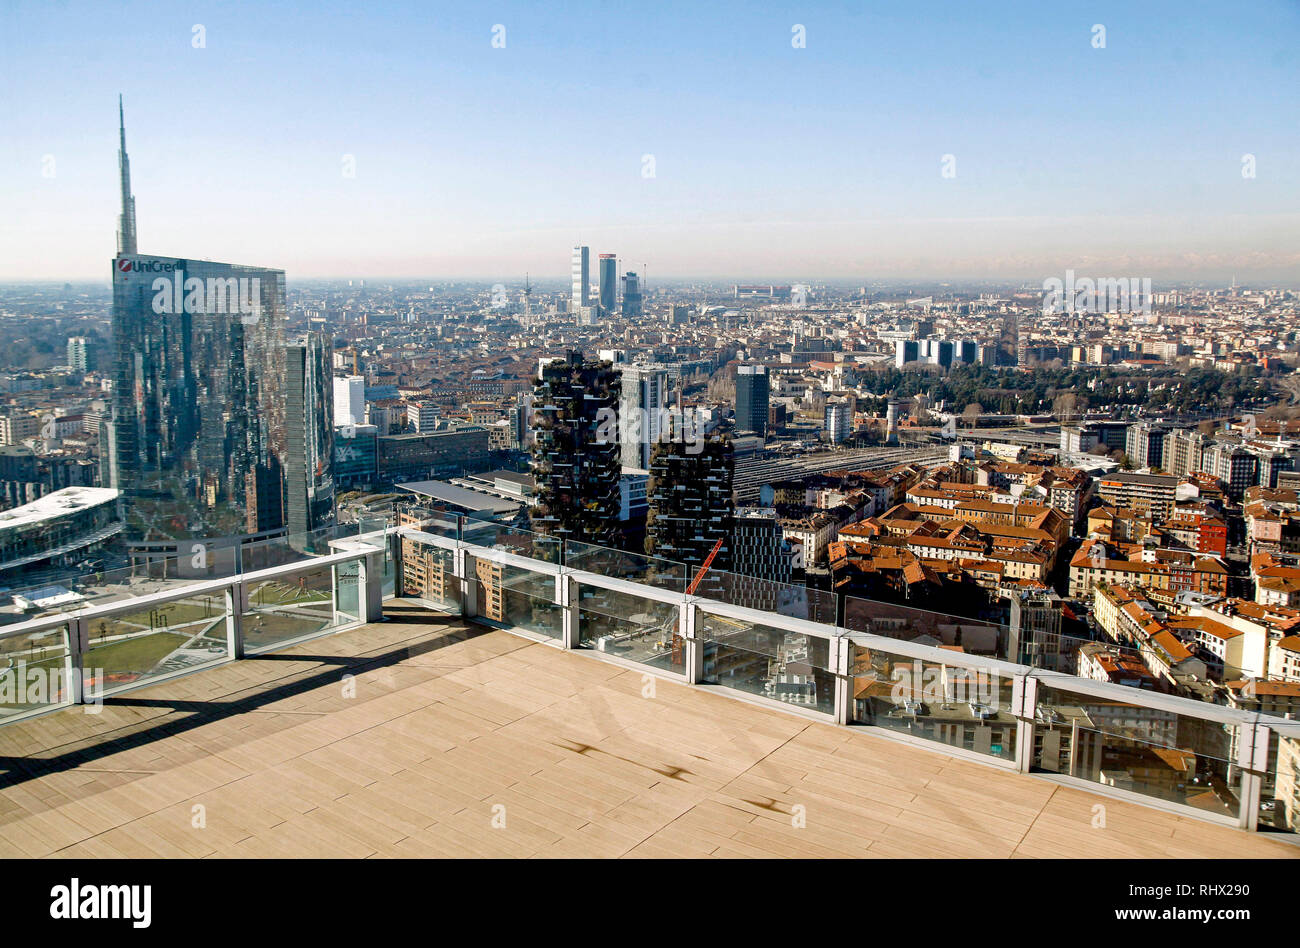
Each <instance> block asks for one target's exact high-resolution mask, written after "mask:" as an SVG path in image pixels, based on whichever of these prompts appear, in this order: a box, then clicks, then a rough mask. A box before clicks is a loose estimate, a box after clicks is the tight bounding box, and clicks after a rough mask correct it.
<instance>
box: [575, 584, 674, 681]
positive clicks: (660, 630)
mask: <svg viewBox="0 0 1300 948" xmlns="http://www.w3.org/2000/svg"><path fill="white" fill-rule="evenodd" d="M680 614H681V610H680V609H679V608H678V607H677V606H676V605H673V604H672V603H666V602H658V601H656V600H654V599H646V598H644V597H641V596H634V595H631V594H629V593H624V592H613V591H611V590H608V589H599V588H595V587H587V586H583V587H582V588H581V590H580V592H579V621H578V641H579V644H581V645H583V646H586V647H587V648H593V649H596V650H597V651H600V652H604V653H605V654H607V655H615V656H618V657H619V658H626V659H628V660H630V661H634V662H641V663H642V664H644V665H653V666H655V667H656V668H662V669H664V670H666V671H672V672H677V673H678V674H685V671H686V669H685V664H684V662H685V652H684V649H683V640H682V638H681V636H680V635H678V634H677V625H678V618H679V616H680Z"/></svg>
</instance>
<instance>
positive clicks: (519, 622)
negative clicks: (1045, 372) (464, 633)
mask: <svg viewBox="0 0 1300 948" xmlns="http://www.w3.org/2000/svg"><path fill="white" fill-rule="evenodd" d="M474 572H475V578H474V582H475V583H476V584H477V588H476V591H477V603H478V614H477V616H476V617H475V621H482V622H485V623H486V624H489V625H496V626H499V627H500V628H504V629H512V628H513V629H524V630H527V631H529V632H534V633H537V634H539V635H545V636H547V637H549V638H553V639H558V638H560V636H561V635H562V634H563V610H562V609H561V608H560V607H559V606H558V605H556V603H555V577H554V576H551V575H549V574H547V573H538V572H533V571H532V570H525V569H520V568H518V567H514V566H506V565H503V564H499V563H492V562H490V561H488V560H482V559H480V560H477V561H475V564H474Z"/></svg>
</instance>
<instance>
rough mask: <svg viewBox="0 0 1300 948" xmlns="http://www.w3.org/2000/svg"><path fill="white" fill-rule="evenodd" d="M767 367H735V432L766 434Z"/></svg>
mask: <svg viewBox="0 0 1300 948" xmlns="http://www.w3.org/2000/svg"><path fill="white" fill-rule="evenodd" d="M767 400H768V384H767V367H766V366H762V365H739V366H736V430H737V431H749V432H753V433H754V434H757V435H766V434H767Z"/></svg>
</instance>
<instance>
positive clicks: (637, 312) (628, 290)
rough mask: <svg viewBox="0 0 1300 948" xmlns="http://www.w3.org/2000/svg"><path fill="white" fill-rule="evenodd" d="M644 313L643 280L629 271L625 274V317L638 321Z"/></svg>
mask: <svg viewBox="0 0 1300 948" xmlns="http://www.w3.org/2000/svg"><path fill="white" fill-rule="evenodd" d="M642 312H643V302H642V298H641V280H640V279H639V278H638V277H637V275H636V274H635V273H634V272H633V271H631V270H629V271H627V273H625V274H623V315H624V316H625V317H627V318H628V319H637V318H639V317H640V316H641V314H642Z"/></svg>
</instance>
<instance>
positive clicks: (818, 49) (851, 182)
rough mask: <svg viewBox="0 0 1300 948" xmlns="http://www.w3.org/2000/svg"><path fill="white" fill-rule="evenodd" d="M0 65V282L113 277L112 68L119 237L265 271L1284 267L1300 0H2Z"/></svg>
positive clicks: (698, 272) (1297, 145)
mask: <svg viewBox="0 0 1300 948" xmlns="http://www.w3.org/2000/svg"><path fill="white" fill-rule="evenodd" d="M760 8H761V9H760ZM195 24H201V25H202V26H203V28H204V32H205V42H206V45H205V46H204V48H194V47H193V45H192V36H193V27H194V25H195ZM496 24H501V25H503V26H504V27H505V48H503V49H497V48H493V46H492V37H493V27H494V25H496ZM795 24H801V25H803V26H804V28H805V30H806V37H807V39H806V46H805V47H804V48H801V49H798V48H794V47H793V46H792V44H791V38H792V27H793V25H795ZM1094 24H1102V25H1104V26H1105V29H1106V46H1105V48H1104V49H1097V48H1094V46H1093V45H1092V37H1093V25H1094ZM0 87H2V88H3V90H4V93H5V94H4V95H3V96H0V103H2V104H0V128H3V134H2V135H0V182H2V183H0V279H15V278H30V277H49V278H82V277H98V276H104V277H105V278H106V276H107V273H108V266H109V260H110V258H111V256H112V253H113V250H114V247H113V231H114V227H115V224H116V214H117V199H116V187H115V179H116V147H117V144H116V143H117V129H116V124H117V110H116V104H117V94H118V92H121V93H122V94H123V96H124V97H125V101H126V115H127V140H128V148H129V151H130V155H131V161H132V172H133V185H134V190H135V194H136V199H137V212H138V217H139V231H140V244H141V249H142V250H143V251H146V252H158V253H165V254H174V255H177V256H193V257H208V258H212V259H219V260H232V261H235V262H243V263H255V264H260V265H267V266H280V267H283V268H285V269H286V270H287V271H288V273H289V277H290V279H292V278H293V277H295V276H301V277H316V276H340V277H351V276H369V277H380V276H431V277H446V276H473V277H483V278H488V279H512V280H513V279H515V278H518V277H520V276H521V275H522V273H523V271H524V270H529V271H531V272H532V274H533V275H534V277H538V276H541V277H554V278H557V279H559V278H562V277H564V276H565V274H566V273H567V268H568V248H569V247H570V246H572V245H573V244H574V243H575V242H579V241H580V242H583V243H587V244H589V245H591V247H592V249H593V252H597V251H603V252H617V253H619V254H620V256H621V257H622V258H623V259H624V261H625V262H626V263H627V265H628V266H632V265H633V264H640V263H645V264H648V266H649V269H650V273H651V275H652V277H653V276H654V275H656V274H659V275H663V276H665V277H666V276H670V275H677V276H720V277H735V278H771V279H809V280H815V279H823V278H836V279H853V280H859V279H861V280H869V279H889V278H895V277H924V278H954V279H955V278H964V277H998V276H1007V277H1015V278H1026V279H1034V280H1041V279H1042V278H1043V276H1044V275H1049V274H1055V273H1059V272H1062V271H1063V270H1064V268H1066V267H1072V268H1074V269H1076V270H1077V271H1079V272H1081V273H1084V272H1096V273H1099V274H1101V273H1105V274H1112V273H1119V274H1135V275H1144V276H1145V275H1150V276H1154V277H1156V278H1157V279H1159V278H1186V279H1194V278H1198V277H1202V278H1207V279H1213V278H1215V277H1216V276H1219V275H1222V274H1225V273H1234V272H1235V273H1237V274H1238V275H1239V277H1247V278H1249V277H1250V276H1258V277H1260V278H1261V279H1264V278H1269V279H1283V278H1285V277H1286V276H1287V275H1288V274H1290V275H1294V274H1296V273H1298V272H1300V109H1297V103H1298V102H1300V2H1297V0H1284V2H1283V0H1271V2H1245V3H1240V4H1236V5H1233V6H1232V7H1225V6H1223V5H1217V4H1196V3H1109V2H1092V3H1073V2H1051V3H1041V2H1039V3H996V4H995V3H989V4H982V3H980V4H977V3H925V2H917V3H907V4H900V3H896V2H895V3H888V4H885V3H870V2H861V3H781V4H757V3H713V4H693V3H681V4H673V3H666V4H665V3H656V4H628V3H615V2H610V3H577V2H569V3H563V4H552V3H544V2H532V3H519V4H516V3H483V4H456V5H443V4H438V3H383V2H377V3H357V2H351V3H332V2H327V3H319V4H311V5H310V8H309V7H308V5H307V4H301V5H296V4H288V3H221V2H203V3H174V2H173V3H166V4H161V3H160V4H150V3H132V4H121V3H116V4H115V3H105V2H101V3H74V2H57V0H55V2H39V3H37V2H26V0H17V2H14V0H8V2H6V3H5V4H3V6H2V7H0ZM1245 154H1251V155H1254V156H1255V162H1256V168H1257V172H1256V177H1255V178H1253V179H1245V178H1243V177H1242V173H1241V169H1242V156H1243V155H1245ZM345 155H351V156H354V159H355V169H356V173H355V177H346V176H344V174H343V171H342V168H343V160H344V157H343V156H345ZM646 155H653V156H654V177H644V176H643V173H642V169H643V156H646ZM944 155H953V156H954V157H955V167H956V176H955V177H951V178H944V177H943V176H942V175H941V174H940V171H941V161H942V159H943V156H944ZM46 156H52V157H53V169H54V173H53V176H52V177H51V176H48V174H46V175H43V174H42V172H43V169H48V167H49V162H48V159H47V157H46Z"/></svg>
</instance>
